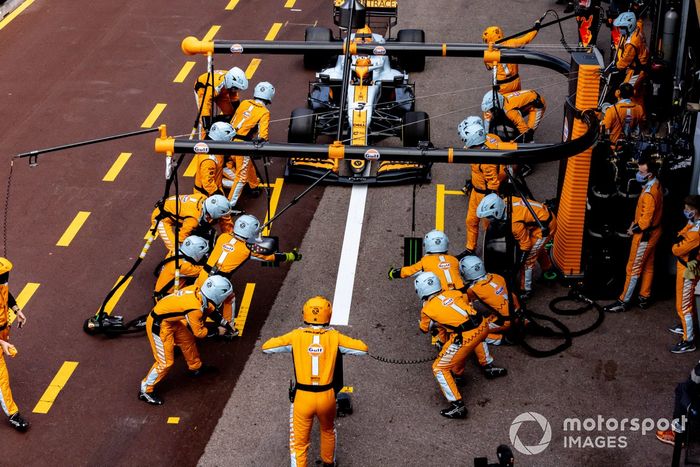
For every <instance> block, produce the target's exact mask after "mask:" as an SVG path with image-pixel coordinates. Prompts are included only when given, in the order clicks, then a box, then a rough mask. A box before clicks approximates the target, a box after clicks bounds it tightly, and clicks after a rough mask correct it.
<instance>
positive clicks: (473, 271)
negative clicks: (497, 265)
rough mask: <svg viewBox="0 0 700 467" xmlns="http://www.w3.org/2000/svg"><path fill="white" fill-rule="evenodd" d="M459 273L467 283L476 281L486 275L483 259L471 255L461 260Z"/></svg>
mask: <svg viewBox="0 0 700 467" xmlns="http://www.w3.org/2000/svg"><path fill="white" fill-rule="evenodd" d="M459 273H460V275H461V276H462V279H464V280H465V281H475V280H478V279H481V278H482V277H484V276H485V275H486V268H484V263H483V262H482V261H481V258H479V257H478V256H471V255H470V256H465V257H464V258H462V259H461V260H459Z"/></svg>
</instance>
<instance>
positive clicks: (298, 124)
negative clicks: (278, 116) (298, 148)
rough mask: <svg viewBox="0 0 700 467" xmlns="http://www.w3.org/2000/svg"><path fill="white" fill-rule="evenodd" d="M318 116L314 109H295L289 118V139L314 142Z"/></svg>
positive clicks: (291, 140)
mask: <svg viewBox="0 0 700 467" xmlns="http://www.w3.org/2000/svg"><path fill="white" fill-rule="evenodd" d="M315 127H316V116H315V115H314V111H313V110H311V109H307V108H304V107H301V108H298V109H294V110H293V111H292V117H291V119H290V120H289V133H288V134H287V141H288V142H290V143H304V144H313V143H315V142H316V135H315Z"/></svg>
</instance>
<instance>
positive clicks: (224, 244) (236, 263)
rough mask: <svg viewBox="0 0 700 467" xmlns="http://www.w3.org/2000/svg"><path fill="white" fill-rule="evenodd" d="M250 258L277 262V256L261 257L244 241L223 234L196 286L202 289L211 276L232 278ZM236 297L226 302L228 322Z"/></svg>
mask: <svg viewBox="0 0 700 467" xmlns="http://www.w3.org/2000/svg"><path fill="white" fill-rule="evenodd" d="M250 258H252V259H254V260H257V261H275V259H276V258H275V255H274V254H272V255H261V254H258V253H255V252H253V251H251V250H250V248H248V245H247V244H246V242H245V241H244V240H241V239H239V238H237V237H235V236H234V235H233V234H230V233H223V234H221V235H219V238H217V239H216V244H215V245H214V249H213V250H212V252H211V254H210V255H209V259H208V260H207V264H206V266H204V267H203V268H202V269H201V270H200V272H199V276H198V277H197V280H196V281H195V285H196V286H197V287H201V286H202V285H203V284H204V281H206V280H207V278H208V277H209V276H210V275H213V274H218V275H220V276H224V277H226V278H229V279H230V278H231V276H232V275H233V273H234V272H236V270H237V269H238V268H239V267H241V266H242V265H243V263H245V262H246V261H248V260H249V259H250ZM235 300H236V299H235V296H234V295H232V296H231V298H230V299H229V300H226V301H225V302H224V306H223V310H222V314H223V316H224V319H225V320H226V321H231V320H232V319H233V310H235V309H236V302H235Z"/></svg>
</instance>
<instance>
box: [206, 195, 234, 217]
mask: <svg viewBox="0 0 700 467" xmlns="http://www.w3.org/2000/svg"><path fill="white" fill-rule="evenodd" d="M230 212H231V206H230V205H229V203H228V199H227V198H226V197H225V196H223V195H211V196H210V197H209V198H207V199H205V200H204V213H205V214H207V215H209V217H211V218H212V219H214V220H216V219H220V218H222V217H224V216H225V215H227V214H230Z"/></svg>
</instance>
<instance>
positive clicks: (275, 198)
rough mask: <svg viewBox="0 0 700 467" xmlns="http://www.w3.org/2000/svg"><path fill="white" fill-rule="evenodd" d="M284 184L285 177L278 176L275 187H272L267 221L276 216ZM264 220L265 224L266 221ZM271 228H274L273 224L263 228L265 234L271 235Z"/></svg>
mask: <svg viewBox="0 0 700 467" xmlns="http://www.w3.org/2000/svg"><path fill="white" fill-rule="evenodd" d="M282 185H284V179H283V178H278V179H276V180H275V187H274V188H273V189H272V196H271V197H270V212H268V213H267V215H266V216H265V222H267V221H268V220H270V219H272V218H273V217H275V212H276V211H277V205H278V204H279V202H280V195H281V194H282ZM265 222H263V224H264V223H265ZM270 229H272V224H270V225H268V226H267V227H265V230H263V232H262V234H263V235H270Z"/></svg>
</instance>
